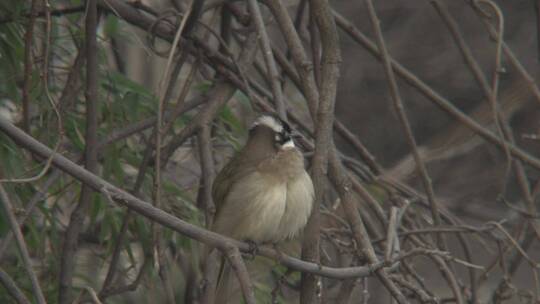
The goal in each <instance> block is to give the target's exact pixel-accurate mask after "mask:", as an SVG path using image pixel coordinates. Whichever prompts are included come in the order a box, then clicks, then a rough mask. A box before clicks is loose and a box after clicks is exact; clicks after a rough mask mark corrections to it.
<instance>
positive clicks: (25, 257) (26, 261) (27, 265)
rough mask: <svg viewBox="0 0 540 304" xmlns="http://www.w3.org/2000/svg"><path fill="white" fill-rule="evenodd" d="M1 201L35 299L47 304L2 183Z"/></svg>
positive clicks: (0, 187) (0, 190)
mask: <svg viewBox="0 0 540 304" xmlns="http://www.w3.org/2000/svg"><path fill="white" fill-rule="evenodd" d="M0 200H2V207H3V209H4V214H5V215H6V217H7V219H8V221H9V226H10V227H11V231H12V232H13V234H14V235H15V240H16V242H17V247H18V249H19V253H20V255H21V259H22V262H23V265H24V269H25V270H26V274H27V275H28V277H29V278H30V282H31V283H32V291H33V293H34V297H35V298H36V301H37V302H38V303H39V304H46V303H47V301H45V297H44V296H43V292H42V291H41V287H40V286H39V280H38V278H37V276H36V274H35V272H34V270H33V269H32V259H31V258H30V254H29V253H28V248H27V247H26V243H25V241H24V236H23V234H22V232H21V229H20V228H19V224H18V223H17V218H16V217H15V214H14V213H13V205H12V204H11V201H10V199H9V197H8V195H7V193H6V190H5V189H4V186H3V185H2V183H0Z"/></svg>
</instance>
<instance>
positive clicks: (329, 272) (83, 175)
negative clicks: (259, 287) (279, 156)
mask: <svg viewBox="0 0 540 304" xmlns="http://www.w3.org/2000/svg"><path fill="white" fill-rule="evenodd" d="M0 130H1V131H2V132H3V133H4V134H5V135H7V136H9V137H10V138H12V139H13V140H14V141H15V142H17V143H18V144H19V145H20V146H21V147H23V148H25V149H28V150H30V151H31V152H32V153H35V154H37V155H39V156H41V157H49V156H51V155H52V154H53V152H52V150H51V149H50V148H48V147H47V146H45V145H43V144H42V143H40V142H38V141H37V140H35V139H34V138H32V137H31V136H29V135H27V134H26V133H24V132H23V131H22V130H20V129H19V128H17V127H15V126H14V125H13V124H11V123H10V122H8V121H6V120H4V119H0ZM53 165H54V166H56V167H57V168H59V169H60V170H62V171H64V172H66V173H67V174H69V175H71V176H73V177H74V178H76V179H78V180H80V181H81V182H83V183H84V184H86V185H89V186H90V187H92V188H93V189H94V190H98V191H101V190H102V189H104V188H105V189H107V191H108V193H110V195H111V197H112V198H113V199H114V200H115V201H116V202H118V203H119V204H122V205H125V206H127V207H128V208H130V209H132V210H133V211H135V212H137V213H139V214H141V215H143V216H145V217H147V218H149V219H151V220H153V221H155V222H157V223H159V224H161V225H164V226H166V227H168V228H170V229H172V230H174V231H177V232H179V233H181V234H182V235H185V236H187V237H189V238H193V239H196V240H199V241H201V242H204V243H206V244H209V245H210V246H213V247H217V248H224V246H225V244H227V243H231V244H233V245H234V246H237V247H238V248H239V250H241V251H242V252H249V251H250V245H249V244H247V243H244V242H239V241H236V240H234V239H230V238H228V237H225V236H222V235H219V234H216V233H214V232H211V231H208V230H205V229H203V228H200V227H197V226H195V225H192V224H189V223H187V222H185V221H183V220H181V219H179V218H177V217H175V216H173V215H171V214H169V213H166V212H165V211H163V210H161V209H157V208H155V207H154V206H152V204H150V203H148V202H145V201H143V200H140V199H138V198H136V197H134V196H133V195H131V194H129V193H127V192H126V191H123V190H121V189H120V188H117V187H116V186H114V185H112V184H111V183H109V182H107V181H105V180H103V179H102V178H100V177H98V176H96V175H95V174H93V173H91V172H89V171H87V170H85V169H84V168H82V167H81V166H78V165H77V164H75V163H73V162H72V161H70V160H68V159H67V158H66V157H64V156H62V155H58V154H54V155H53ZM259 255H262V256H265V257H268V258H271V259H274V260H277V261H279V262H280V263H282V264H283V265H285V266H287V267H289V268H292V269H295V270H298V271H302V272H311V273H313V274H317V275H320V276H325V277H330V278H335V279H348V278H354V277H364V276H370V275H372V274H373V272H374V271H377V270H379V269H382V268H384V267H387V266H388V265H387V264H386V263H382V262H379V263H372V264H369V265H368V266H363V267H343V268H334V267H327V266H322V265H318V264H314V263H308V262H304V261H301V260H299V259H295V258H292V257H290V256H287V255H284V254H283V253H281V252H276V251H275V250H274V249H272V248H266V247H261V248H259Z"/></svg>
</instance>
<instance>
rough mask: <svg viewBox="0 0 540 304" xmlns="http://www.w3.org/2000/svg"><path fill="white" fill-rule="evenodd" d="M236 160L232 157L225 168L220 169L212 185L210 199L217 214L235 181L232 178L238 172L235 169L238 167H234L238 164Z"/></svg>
mask: <svg viewBox="0 0 540 304" xmlns="http://www.w3.org/2000/svg"><path fill="white" fill-rule="evenodd" d="M237 159H238V157H234V158H233V159H231V161H230V162H229V163H228V164H227V165H225V167H223V169H221V171H219V173H218V175H217V176H216V178H215V180H214V184H213V185H212V199H213V200H214V204H215V205H216V209H217V210H216V211H217V212H219V209H220V208H221V207H222V206H223V202H224V201H225V198H226V197H227V193H229V191H230V189H231V186H232V184H233V182H234V180H235V178H234V177H235V175H237V171H238V170H236V169H235V168H237V167H238V166H237V165H236V163H237V162H238V160H237Z"/></svg>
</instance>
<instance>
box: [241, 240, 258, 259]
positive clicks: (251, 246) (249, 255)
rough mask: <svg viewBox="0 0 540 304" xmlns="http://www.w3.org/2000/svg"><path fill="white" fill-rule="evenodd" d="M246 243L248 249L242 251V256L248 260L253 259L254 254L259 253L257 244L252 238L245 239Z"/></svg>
mask: <svg viewBox="0 0 540 304" xmlns="http://www.w3.org/2000/svg"><path fill="white" fill-rule="evenodd" d="M246 243H247V244H248V245H249V248H248V251H247V252H246V253H244V256H245V258H246V259H248V260H253V259H255V256H256V255H257V254H259V246H257V243H255V242H254V241H252V240H246Z"/></svg>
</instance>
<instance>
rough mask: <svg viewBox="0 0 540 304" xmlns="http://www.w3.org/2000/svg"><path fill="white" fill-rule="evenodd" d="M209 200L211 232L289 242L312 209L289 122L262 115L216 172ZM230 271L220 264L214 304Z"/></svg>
mask: <svg viewBox="0 0 540 304" xmlns="http://www.w3.org/2000/svg"><path fill="white" fill-rule="evenodd" d="M212 196H213V199H214V203H215V205H216V216H215V219H214V223H213V225H212V230H213V231H215V232H217V233H219V234H223V235H226V236H229V237H231V238H235V239H237V240H242V241H252V242H255V243H266V242H272V243H276V242H279V241H282V240H285V239H289V238H292V237H294V236H296V235H297V234H298V232H300V230H301V229H302V228H303V227H304V226H305V225H306V223H307V220H308V218H309V215H310V213H311V208H312V205H313V198H314V190H313V183H312V182H311V178H310V177H309V175H308V174H307V172H306V170H305V169H304V157H303V156H302V153H301V152H300V151H299V150H298V149H297V148H296V147H295V145H294V142H293V140H292V137H291V130H290V127H289V126H288V124H287V123H285V122H283V121H282V120H280V119H279V118H277V117H276V116H273V115H269V114H264V115H262V116H260V117H259V118H258V119H257V120H256V121H255V123H254V124H253V126H252V128H251V129H250V134H249V138H248V141H247V143H246V145H245V146H244V147H243V148H242V150H240V151H239V152H238V153H237V154H236V155H235V156H234V157H233V159H232V160H231V161H230V162H229V163H228V164H227V165H226V166H225V167H224V168H223V169H222V170H221V171H220V172H219V174H218V175H217V177H216V180H215V181H214V185H213V189H212ZM230 276H231V271H230V267H229V266H228V265H226V264H225V263H224V260H223V259H222V261H221V267H220V271H219V277H218V282H217V292H216V299H217V303H226V300H227V299H228V291H229V289H230V281H231V280H230Z"/></svg>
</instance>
